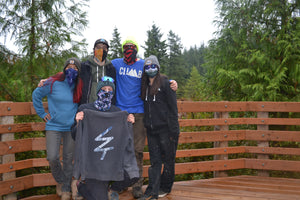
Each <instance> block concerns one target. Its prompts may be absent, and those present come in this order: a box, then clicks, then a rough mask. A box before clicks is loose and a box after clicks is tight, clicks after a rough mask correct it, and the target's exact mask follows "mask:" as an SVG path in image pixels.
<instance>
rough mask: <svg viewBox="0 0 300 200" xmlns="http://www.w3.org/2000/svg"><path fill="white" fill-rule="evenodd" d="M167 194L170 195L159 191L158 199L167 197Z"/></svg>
mask: <svg viewBox="0 0 300 200" xmlns="http://www.w3.org/2000/svg"><path fill="white" fill-rule="evenodd" d="M167 194H168V193H167V192H164V191H162V190H159V191H158V197H159V198H162V197H164V196H166V195H167Z"/></svg>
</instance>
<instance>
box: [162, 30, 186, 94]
mask: <svg viewBox="0 0 300 200" xmlns="http://www.w3.org/2000/svg"><path fill="white" fill-rule="evenodd" d="M168 48H169V52H168V55H169V59H168V67H167V69H166V74H167V75H168V77H169V78H170V79H174V80H176V81H177V83H178V86H179V89H178V91H177V94H178V96H179V97H180V96H181V95H182V90H181V89H180V88H181V87H183V86H184V84H185V81H186V80H187V78H188V71H187V70H186V69H185V67H184V61H183V57H182V53H181V51H182V49H183V46H182V44H181V39H180V37H179V36H178V35H176V34H175V33H174V32H173V31H172V30H170V31H169V34H168Z"/></svg>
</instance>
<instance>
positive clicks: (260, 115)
mask: <svg viewBox="0 0 300 200" xmlns="http://www.w3.org/2000/svg"><path fill="white" fill-rule="evenodd" d="M268 117H269V113H268V112H257V118H268ZM257 130H260V131H266V130H269V125H257ZM262 137H264V134H263V135H262ZM257 146H259V147H269V142H268V141H257ZM262 150H263V148H262ZM257 158H258V159H269V155H266V154H258V155H257ZM257 175H258V176H265V177H266V176H269V172H268V171H265V170H258V171H257Z"/></svg>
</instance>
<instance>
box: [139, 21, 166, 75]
mask: <svg viewBox="0 0 300 200" xmlns="http://www.w3.org/2000/svg"><path fill="white" fill-rule="evenodd" d="M162 36H163V34H162V33H161V32H160V28H159V27H157V26H156V25H155V24H153V25H152V27H151V29H150V30H148V31H147V41H145V44H146V46H142V47H143V48H144V49H145V52H144V57H145V58H146V57H148V56H150V55H155V56H156V57H157V59H158V61H159V64H160V67H161V68H160V71H161V73H166V72H165V70H166V65H167V62H168V61H167V44H166V41H165V40H162Z"/></svg>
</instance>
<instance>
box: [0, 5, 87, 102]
mask: <svg viewBox="0 0 300 200" xmlns="http://www.w3.org/2000/svg"><path fill="white" fill-rule="evenodd" d="M87 1H88V0H78V1H76V0H69V1H63V0H50V1H39V0H16V1H11V0H10V1H1V2H0V30H1V32H0V35H1V36H4V37H10V38H12V39H14V40H15V44H16V45H17V46H18V47H19V48H20V50H21V51H20V52H21V56H22V64H21V65H20V66H19V69H18V71H21V72H22V75H21V76H20V77H16V78H17V79H19V80H21V82H22V84H23V86H26V87H23V88H24V90H26V93H27V95H25V96H27V99H26V100H30V99H31V92H32V90H33V89H34V88H35V87H36V85H37V82H38V81H39V77H47V76H49V75H52V74H53V73H54V72H55V71H57V66H59V70H61V66H63V62H64V60H65V59H66V58H67V57H70V56H74V55H75V54H76V53H80V52H82V47H84V45H85V40H82V41H75V40H74V38H72V36H75V35H81V31H82V30H83V29H84V28H85V27H86V25H87V20H86V12H83V11H81V10H80V9H81V8H82V7H84V6H86V2H87ZM67 47H68V48H67ZM62 60H63V61H62ZM7 90H10V91H13V90H14V88H8V89H7ZM23 100H25V99H23Z"/></svg>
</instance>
